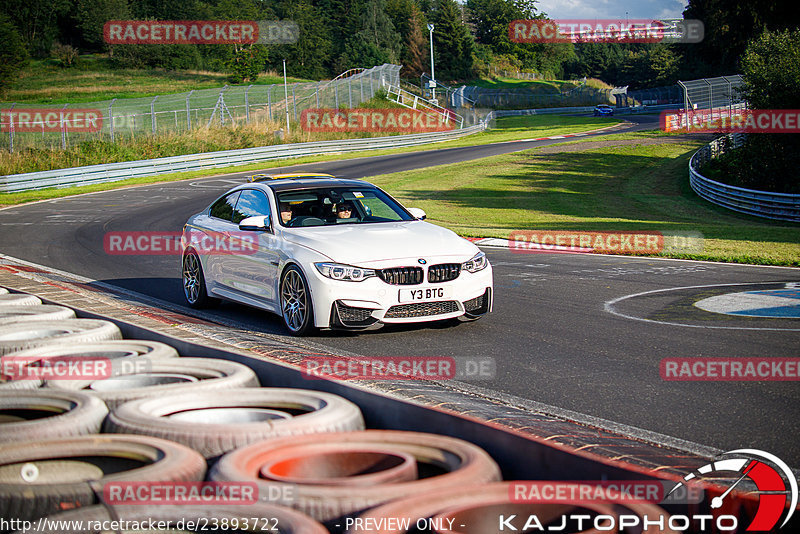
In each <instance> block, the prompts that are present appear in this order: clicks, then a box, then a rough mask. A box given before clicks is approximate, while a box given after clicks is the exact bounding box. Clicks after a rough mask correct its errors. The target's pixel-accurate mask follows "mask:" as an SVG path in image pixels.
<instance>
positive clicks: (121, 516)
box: [20, 503, 328, 534]
mask: <svg viewBox="0 0 800 534" xmlns="http://www.w3.org/2000/svg"><path fill="white" fill-rule="evenodd" d="M47 519H48V521H44V522H43V523H44V524H45V525H47V524H53V523H54V522H56V521H58V522H60V524H61V525H70V524H73V525H75V524H79V523H77V522H78V521H81V522H84V524H86V523H87V522H89V521H92V522H98V523H95V524H102V523H103V522H106V524H108V522H111V521H117V522H122V521H124V522H138V523H144V524H147V523H149V522H150V521H151V520H152V521H153V522H155V523H161V522H163V523H164V524H165V526H167V527H168V528H169V530H168V531H167V532H169V531H172V532H181V531H192V530H194V529H191V528H188V527H187V526H186V525H187V524H190V523H191V524H193V525H195V526H196V528H197V527H200V526H203V525H205V526H208V527H209V528H207V529H202V530H200V529H199V528H198V531H200V532H202V531H203V530H213V531H218V530H223V531H228V530H230V531H236V532H259V533H264V532H278V533H280V534H328V530H327V529H326V528H325V527H323V526H322V525H321V524H320V523H318V522H317V521H314V520H313V519H311V518H310V517H308V516H307V515H303V514H301V513H300V512H297V511H295V510H292V509H291V508H286V507H284V506H275V505H271V504H265V503H256V504H251V505H248V506H224V505H206V506H191V505H186V506H179V505H161V506H114V507H112V508H111V509H109V507H107V506H100V505H97V506H87V507H85V508H79V509H77V510H70V511H69V512H64V513H61V514H56V515H53V516H50V517H48V518H47ZM71 521H72V522H74V523H70V522H71ZM215 525H217V528H214V526H215ZM161 531H162V532H164V531H165V530H164V529H162V530H161ZM34 532H38V533H39V534H103V532H104V531H102V530H88V529H84V530H77V529H69V528H67V529H63V528H61V529H59V530H48V529H43V530H35V529H34V528H31V529H29V530H27V531H24V530H21V531H20V534H33V533H34Z"/></svg>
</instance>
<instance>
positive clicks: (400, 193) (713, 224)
mask: <svg viewBox="0 0 800 534" xmlns="http://www.w3.org/2000/svg"><path fill="white" fill-rule="evenodd" d="M604 139H605V140H609V141H618V142H620V143H621V142H624V141H633V144H626V145H622V144H619V145H618V146H608V147H604V148H594V149H590V150H580V151H570V152H561V153H552V154H542V153H541V150H539V149H534V150H528V151H524V152H519V153H514V154H507V155H503V156H497V157H492V158H485V159H481V160H476V161H470V162H464V163H458V164H453V165H443V166H438V167H434V168H428V169H420V170H415V171H406V172H399V173H393V174H389V175H382V176H377V177H372V178H370V181H371V182H373V183H375V184H377V185H379V186H381V187H383V188H385V189H387V190H388V191H389V192H390V193H391V194H392V195H394V196H395V197H396V198H398V199H399V200H401V201H402V202H403V203H404V204H405V205H407V206H415V207H420V208H422V209H424V210H425V211H426V212H427V213H428V216H429V219H430V220H431V221H432V222H435V223H437V224H441V225H443V226H446V227H448V228H450V229H452V230H454V231H456V232H458V233H459V234H461V235H465V236H475V237H499V238H507V237H508V236H509V233H510V232H511V231H512V230H533V229H542V230H544V229H546V230H573V231H624V230H627V231H660V232H662V233H665V234H667V233H669V232H674V231H683V232H700V233H701V234H702V235H703V236H704V240H703V248H702V251H699V252H696V253H692V254H676V253H672V254H663V255H665V256H669V257H679V258H689V259H700V260H712V261H725V262H737V263H757V264H770V265H791V266H800V232H798V230H799V229H800V225H796V224H795V225H793V224H791V223H780V222H769V221H765V220H762V219H757V218H754V217H748V216H745V215H738V214H735V213H733V212H730V211H728V210H725V209H723V208H719V207H717V206H714V205H712V204H710V203H708V202H706V201H704V200H702V199H700V198H699V197H697V196H696V195H695V194H694V193H693V192H692V191H691V190H690V188H689V186H688V181H687V174H686V173H687V171H686V169H687V165H688V160H689V157H690V156H691V154H693V153H694V151H695V150H697V149H698V148H700V146H702V145H703V143H704V142H703V141H697V140H687V139H684V138H676V137H674V136H670V135H666V134H663V133H661V132H640V133H636V134H619V135H612V136H608V137H605V138H604ZM592 141H595V140H591V141H590V140H587V141H581V142H580V143H588V142H592ZM654 141H655V144H648V143H654ZM670 141H671V142H670ZM568 144H570V145H573V144H575V143H568Z"/></svg>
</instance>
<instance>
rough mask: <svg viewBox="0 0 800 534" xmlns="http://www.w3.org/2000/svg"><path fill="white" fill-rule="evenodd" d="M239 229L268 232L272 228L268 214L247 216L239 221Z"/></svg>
mask: <svg viewBox="0 0 800 534" xmlns="http://www.w3.org/2000/svg"><path fill="white" fill-rule="evenodd" d="M239 230H245V231H251V232H264V231H267V232H269V231H271V230H272V228H271V227H270V224H269V217H268V216H266V215H258V216H257V217H248V218H246V219H242V221H241V222H240V223H239Z"/></svg>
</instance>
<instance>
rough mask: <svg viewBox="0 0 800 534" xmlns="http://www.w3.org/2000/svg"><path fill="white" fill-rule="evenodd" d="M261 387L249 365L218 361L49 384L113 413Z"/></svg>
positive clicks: (167, 363) (161, 364)
mask: <svg viewBox="0 0 800 534" xmlns="http://www.w3.org/2000/svg"><path fill="white" fill-rule="evenodd" d="M259 386H260V383H259V381H258V377H257V376H256V374H255V373H254V372H253V370H252V369H250V368H249V367H247V366H246V365H243V364H241V363H236V362H231V361H228V360H219V359H215V358H174V359H166V360H151V361H149V362H148V365H147V366H146V368H141V367H138V366H137V369H135V370H130V369H122V370H121V372H120V374H117V375H116V376H114V377H111V378H106V379H100V380H57V381H51V382H48V384H47V387H52V388H57V389H72V390H76V389H82V390H85V391H86V392H88V393H92V394H93V395H96V396H98V397H100V398H101V399H102V400H103V402H105V403H106V404H107V405H108V408H109V410H113V409H115V408H116V407H118V406H119V405H121V404H123V403H125V402H128V401H131V400H134V399H140V398H144V397H152V396H159V397H160V396H162V395H169V394H172V393H189V392H196V393H199V392H202V391H214V392H218V391H221V390H224V389H233V388H256V387H259Z"/></svg>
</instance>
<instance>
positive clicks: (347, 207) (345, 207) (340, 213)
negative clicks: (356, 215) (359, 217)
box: [336, 202, 353, 219]
mask: <svg viewBox="0 0 800 534" xmlns="http://www.w3.org/2000/svg"><path fill="white" fill-rule="evenodd" d="M352 217H353V205H352V204H350V203H349V202H340V203H339V204H337V205H336V218H337V219H350V218H352Z"/></svg>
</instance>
